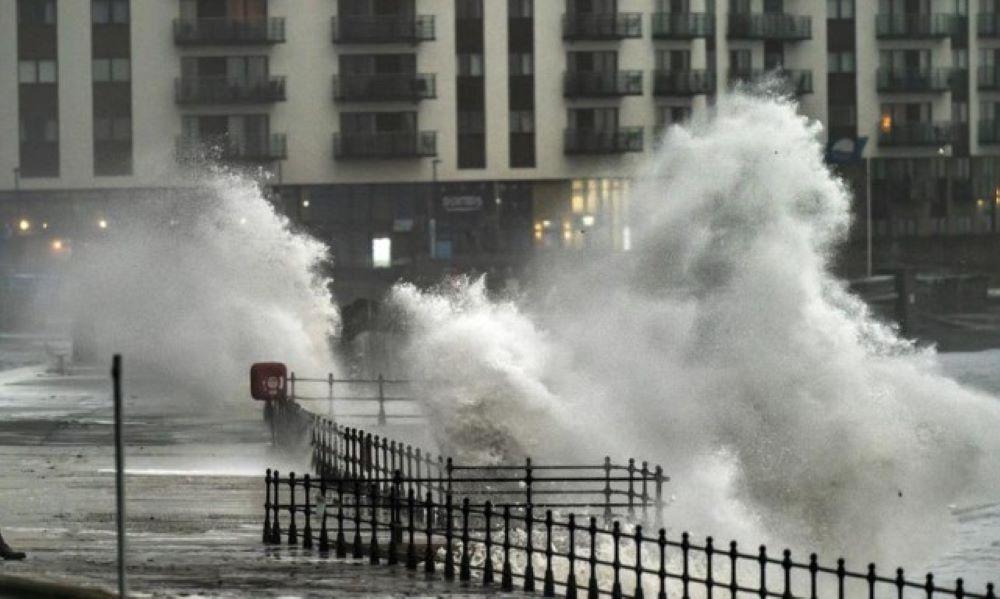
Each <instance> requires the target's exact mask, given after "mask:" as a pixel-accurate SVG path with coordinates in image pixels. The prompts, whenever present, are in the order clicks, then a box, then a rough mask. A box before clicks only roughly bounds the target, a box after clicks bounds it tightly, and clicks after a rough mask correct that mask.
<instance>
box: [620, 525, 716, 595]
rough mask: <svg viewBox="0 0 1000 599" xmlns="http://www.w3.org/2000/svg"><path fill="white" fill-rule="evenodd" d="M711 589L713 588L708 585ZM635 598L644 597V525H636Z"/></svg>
mask: <svg viewBox="0 0 1000 599" xmlns="http://www.w3.org/2000/svg"><path fill="white" fill-rule="evenodd" d="M707 588H709V589H711V588H712V586H711V585H708V587H707ZM632 597H633V598H634V599H643V593H642V526H639V525H636V527H635V592H633V593H632Z"/></svg>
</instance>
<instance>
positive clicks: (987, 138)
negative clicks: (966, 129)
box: [979, 120, 1000, 145]
mask: <svg viewBox="0 0 1000 599" xmlns="http://www.w3.org/2000/svg"><path fill="white" fill-rule="evenodd" d="M979 143H980V144H982V145H992V144H1000V121H994V120H982V121H979Z"/></svg>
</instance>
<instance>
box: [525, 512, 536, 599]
mask: <svg viewBox="0 0 1000 599" xmlns="http://www.w3.org/2000/svg"><path fill="white" fill-rule="evenodd" d="M534 512H535V506H533V505H531V504H530V503H529V504H528V505H527V506H526V507H525V509H524V531H525V533H526V534H527V540H526V542H525V545H524V547H525V551H526V552H527V554H528V555H527V559H525V561H524V592H526V593H534V592H535V568H534V566H533V565H532V562H533V561H534V560H535V540H534V536H535V533H534V530H532V528H533V525H534V523H535V515H534Z"/></svg>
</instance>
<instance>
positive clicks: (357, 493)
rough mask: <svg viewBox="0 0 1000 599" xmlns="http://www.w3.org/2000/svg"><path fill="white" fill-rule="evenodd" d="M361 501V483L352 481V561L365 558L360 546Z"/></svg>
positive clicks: (355, 480) (356, 480)
mask: <svg viewBox="0 0 1000 599" xmlns="http://www.w3.org/2000/svg"><path fill="white" fill-rule="evenodd" d="M361 501H362V500H361V481H359V480H358V479H354V543H353V544H354V551H353V553H352V554H351V555H352V557H354V559H361V558H362V557H364V556H365V551H364V548H363V547H362V546H361V522H362V520H364V518H363V516H362V515H361Z"/></svg>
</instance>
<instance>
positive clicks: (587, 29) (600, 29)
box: [563, 13, 642, 41]
mask: <svg viewBox="0 0 1000 599" xmlns="http://www.w3.org/2000/svg"><path fill="white" fill-rule="evenodd" d="M638 37H642V15H641V14H639V13H574V14H565V15H563V39H564V40H569V41H583V40H622V39H626V38H638Z"/></svg>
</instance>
